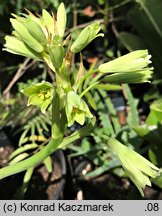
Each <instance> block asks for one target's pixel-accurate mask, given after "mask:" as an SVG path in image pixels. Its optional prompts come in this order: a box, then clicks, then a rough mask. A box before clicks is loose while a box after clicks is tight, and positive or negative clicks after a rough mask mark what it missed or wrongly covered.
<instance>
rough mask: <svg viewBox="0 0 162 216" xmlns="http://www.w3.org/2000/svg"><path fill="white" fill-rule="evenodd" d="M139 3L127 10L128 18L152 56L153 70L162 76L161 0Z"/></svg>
mask: <svg viewBox="0 0 162 216" xmlns="http://www.w3.org/2000/svg"><path fill="white" fill-rule="evenodd" d="M137 2H138V3H139V5H138V4H137V5H135V7H133V8H132V10H130V11H129V12H128V19H129V21H130V22H131V23H132V24H133V25H134V27H135V28H136V29H137V30H138V32H139V33H140V35H142V38H143V41H144V43H146V45H147V47H148V48H150V51H151V52H152V56H153V62H154V67H155V71H156V73H157V76H158V77H162V73H161V72H160V71H161V67H162V63H161V56H162V49H161V47H162V22H161V16H160V15H159V14H161V11H162V1H161V0H156V3H155V1H154V0H147V1H146V0H138V1H137Z"/></svg>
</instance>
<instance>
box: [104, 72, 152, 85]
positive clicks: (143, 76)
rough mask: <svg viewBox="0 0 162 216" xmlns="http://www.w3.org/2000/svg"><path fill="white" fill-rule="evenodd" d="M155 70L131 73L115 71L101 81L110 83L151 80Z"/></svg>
mask: <svg viewBox="0 0 162 216" xmlns="http://www.w3.org/2000/svg"><path fill="white" fill-rule="evenodd" d="M152 73H153V71H133V72H130V73H127V72H126V73H114V74H110V75H107V76H105V77H104V78H103V79H102V80H101V81H102V82H104V83H110V84H124V83H143V82H150V81H149V79H150V78H151V74H152Z"/></svg>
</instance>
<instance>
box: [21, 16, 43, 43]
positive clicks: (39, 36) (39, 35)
mask: <svg viewBox="0 0 162 216" xmlns="http://www.w3.org/2000/svg"><path fill="white" fill-rule="evenodd" d="M24 25H25V27H26V28H27V30H28V31H29V33H30V34H31V35H32V36H33V37H34V38H35V39H36V40H37V41H38V42H39V43H40V44H41V45H42V46H45V45H46V44H47V39H46V36H45V34H44V32H43V30H42V28H41V27H40V26H39V24H38V23H36V22H35V21H33V20H32V18H31V17H30V16H28V17H27V18H26V19H25V22H24Z"/></svg>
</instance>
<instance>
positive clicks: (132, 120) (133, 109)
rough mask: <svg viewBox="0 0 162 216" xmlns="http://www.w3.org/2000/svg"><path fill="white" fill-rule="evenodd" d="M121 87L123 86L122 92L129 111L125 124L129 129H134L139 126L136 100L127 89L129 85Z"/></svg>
mask: <svg viewBox="0 0 162 216" xmlns="http://www.w3.org/2000/svg"><path fill="white" fill-rule="evenodd" d="M123 86H124V90H125V94H126V98H127V103H128V105H129V107H130V111H129V112H128V117H127V123H128V124H129V125H130V126H131V127H135V126H138V125H139V116H138V110H137V106H138V100H137V99H135V98H134V97H133V95H132V92H131V90H130V88H129V85H127V84H125V85H123Z"/></svg>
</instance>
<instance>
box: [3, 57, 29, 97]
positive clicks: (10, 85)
mask: <svg viewBox="0 0 162 216" xmlns="http://www.w3.org/2000/svg"><path fill="white" fill-rule="evenodd" d="M29 61H30V59H29V58H26V59H25V60H24V62H23V63H22V65H21V66H20V68H19V69H18V70H17V72H16V74H15V76H14V77H13V79H12V80H11V82H10V83H9V84H8V86H7V87H6V88H5V90H4V91H3V95H7V94H8V93H9V91H10V89H11V88H12V87H13V85H14V84H15V82H17V80H18V79H19V78H20V77H21V76H22V75H23V74H24V72H25V70H26V69H27V68H29V66H28V67H27V68H25V66H26V65H27V64H28V62H29ZM30 67H31V65H30Z"/></svg>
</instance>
